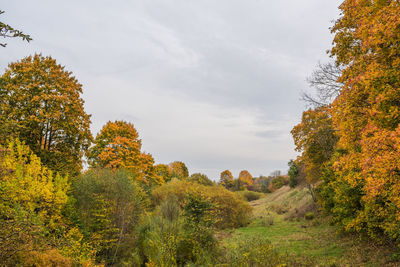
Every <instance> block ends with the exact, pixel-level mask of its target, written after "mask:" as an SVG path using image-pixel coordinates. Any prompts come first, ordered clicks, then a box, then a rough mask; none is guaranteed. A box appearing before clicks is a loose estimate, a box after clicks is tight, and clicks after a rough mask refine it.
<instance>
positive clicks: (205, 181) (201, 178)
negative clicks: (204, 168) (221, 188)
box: [187, 173, 214, 186]
mask: <svg viewBox="0 0 400 267" xmlns="http://www.w3.org/2000/svg"><path fill="white" fill-rule="evenodd" d="M187 180H188V181H189V182H193V183H198V184H202V185H210V186H212V185H214V183H213V181H211V180H210V179H209V178H208V177H207V175H205V174H202V173H193V174H192V175H190V177H189V178H188V179H187Z"/></svg>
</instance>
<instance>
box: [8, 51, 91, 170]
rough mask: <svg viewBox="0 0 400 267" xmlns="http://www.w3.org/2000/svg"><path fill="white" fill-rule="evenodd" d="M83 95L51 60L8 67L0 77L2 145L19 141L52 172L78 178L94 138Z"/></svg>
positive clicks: (26, 61) (29, 59)
mask: <svg viewBox="0 0 400 267" xmlns="http://www.w3.org/2000/svg"><path fill="white" fill-rule="evenodd" d="M81 93H82V86H81V85H80V84H79V83H78V81H77V80H76V79H75V77H73V76H72V74H71V72H68V71H66V70H65V69H64V67H62V66H61V65H59V64H57V63H56V61H55V60H54V59H52V58H51V57H44V56H42V55H37V54H36V55H34V56H29V57H26V58H24V59H22V60H20V61H18V62H15V63H11V64H9V65H8V68H7V69H6V71H5V73H4V74H3V75H2V76H1V78H0V124H1V125H2V127H1V129H0V143H3V144H4V143H6V141H7V139H9V138H11V137H17V138H19V139H20V140H22V141H24V142H25V143H26V144H27V145H28V146H29V147H30V148H31V149H32V151H33V152H34V153H35V154H36V155H37V156H39V157H40V159H41V161H42V163H43V164H45V165H46V166H48V167H49V168H50V169H52V170H55V171H58V172H60V173H62V174H70V175H73V176H75V175H77V174H79V173H80V171H81V169H82V156H83V154H84V151H86V149H87V148H88V146H89V145H90V142H91V140H92V135H91V133H90V127H89V126H90V115H88V114H86V112H85V111H84V107H83V104H84V101H83V99H82V98H81V96H80V94H81Z"/></svg>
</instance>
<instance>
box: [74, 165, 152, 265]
mask: <svg viewBox="0 0 400 267" xmlns="http://www.w3.org/2000/svg"><path fill="white" fill-rule="evenodd" d="M72 188H73V195H74V197H75V199H76V204H75V206H76V210H77V214H78V217H79V221H80V222H79V224H80V225H81V229H82V231H83V233H84V234H85V237H86V239H89V240H90V241H91V242H93V244H94V245H95V247H96V260H97V262H105V263H106V264H107V265H108V264H116V265H118V264H122V262H125V263H132V260H133V259H132V253H131V250H132V249H131V248H132V247H133V246H134V245H135V236H134V231H135V228H136V225H137V223H138V222H139V219H140V218H141V216H142V215H143V214H144V211H145V206H146V195H145V193H144V192H143V190H141V188H140V187H138V186H137V185H136V183H135V182H134V177H132V176H131V175H130V174H129V173H127V172H125V171H121V170H120V171H116V172H115V171H111V170H107V169H91V170H89V171H87V172H86V173H85V174H83V175H82V176H81V177H79V178H77V180H75V181H74V183H73V187H72Z"/></svg>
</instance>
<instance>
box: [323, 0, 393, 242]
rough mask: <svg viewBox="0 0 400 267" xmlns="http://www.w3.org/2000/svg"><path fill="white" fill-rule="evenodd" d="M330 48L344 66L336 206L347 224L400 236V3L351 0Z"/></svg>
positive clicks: (337, 108) (333, 182)
mask: <svg viewBox="0 0 400 267" xmlns="http://www.w3.org/2000/svg"><path fill="white" fill-rule="evenodd" d="M340 9H341V11H342V16H341V17H340V18H339V19H338V20H337V21H336V23H335V25H334V27H333V28H332V32H333V33H334V34H335V37H334V44H333V48H332V49H331V51H330V53H331V55H332V56H333V57H335V58H336V64H337V65H338V66H342V67H343V68H344V70H343V73H342V75H341V77H340V78H339V82H341V83H343V87H342V91H341V93H340V95H339V96H338V97H337V98H336V100H335V101H334V103H333V109H332V110H333V113H332V114H333V124H334V127H335V128H336V129H337V130H338V131H339V136H340V139H339V142H338V153H337V155H335V157H334V161H333V164H332V168H333V172H330V178H329V179H327V184H328V186H331V189H330V194H331V198H330V201H331V203H330V207H331V209H330V212H331V214H333V215H334V217H335V218H336V219H337V221H338V222H340V223H341V224H343V225H344V226H345V228H346V229H347V230H354V231H362V232H366V233H368V234H369V235H371V236H374V237H377V235H379V234H381V233H384V234H386V235H388V236H390V237H392V238H395V239H399V237H400V235H399V233H400V231H399V229H400V201H399V200H400V185H399V179H400V167H399V166H400V165H399V162H400V153H399V150H398V145H399V140H400V128H399V123H400V90H399V89H400V49H399V43H400V15H399V14H400V2H399V1H394V0H379V1H369V0H346V1H344V2H343V3H342V5H341V6H340Z"/></svg>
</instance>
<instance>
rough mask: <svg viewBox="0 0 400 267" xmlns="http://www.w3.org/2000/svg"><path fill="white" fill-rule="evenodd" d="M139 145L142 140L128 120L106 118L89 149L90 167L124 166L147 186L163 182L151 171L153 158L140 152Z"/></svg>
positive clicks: (111, 167) (110, 167)
mask: <svg viewBox="0 0 400 267" xmlns="http://www.w3.org/2000/svg"><path fill="white" fill-rule="evenodd" d="M141 148H142V141H141V140H140V139H139V134H138V132H137V131H136V129H135V127H134V126H133V124H132V123H129V122H125V121H115V122H111V121H109V122H107V123H106V125H104V126H103V128H102V129H101V130H100V133H99V134H98V135H97V136H96V139H95V140H94V145H93V147H91V148H90V150H89V153H88V160H89V164H90V166H91V167H92V168H95V167H101V168H109V169H115V170H117V169H126V170H128V171H129V172H131V173H132V174H134V175H135V177H136V179H137V180H138V181H141V182H144V183H146V184H148V185H150V184H161V183H163V180H162V177H160V176H158V175H157V174H156V173H155V170H154V159H153V157H152V156H151V155H150V154H147V153H143V152H141Z"/></svg>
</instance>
